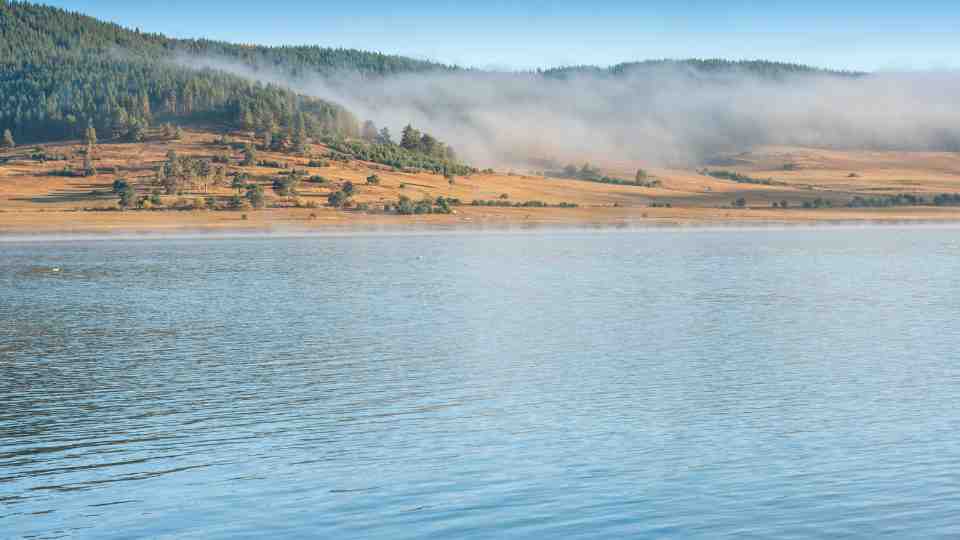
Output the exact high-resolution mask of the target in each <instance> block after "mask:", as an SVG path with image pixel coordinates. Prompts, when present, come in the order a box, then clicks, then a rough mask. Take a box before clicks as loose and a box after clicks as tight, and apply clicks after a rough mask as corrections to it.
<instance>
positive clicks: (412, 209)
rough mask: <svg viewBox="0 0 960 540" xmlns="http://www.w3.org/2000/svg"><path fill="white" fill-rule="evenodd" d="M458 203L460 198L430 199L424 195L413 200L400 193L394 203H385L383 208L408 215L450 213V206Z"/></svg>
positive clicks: (451, 210)
mask: <svg viewBox="0 0 960 540" xmlns="http://www.w3.org/2000/svg"><path fill="white" fill-rule="evenodd" d="M459 204H460V199H449V198H444V197H437V198H436V199H431V198H430V197H424V198H422V199H420V200H419V201H417V202H413V200H412V199H410V197H407V196H406V195H401V196H400V198H399V199H397V202H396V204H394V205H392V206H391V205H389V204H388V205H386V206H385V210H387V211H388V212H389V211H393V212H396V213H398V214H400V215H404V216H409V215H413V214H417V215H420V214H450V213H452V212H453V209H452V208H451V207H452V206H456V205H459Z"/></svg>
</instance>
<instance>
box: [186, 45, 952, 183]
mask: <svg viewBox="0 0 960 540" xmlns="http://www.w3.org/2000/svg"><path fill="white" fill-rule="evenodd" d="M184 64H185V65H191V66H194V67H207V68H215V69H221V70H225V71H229V72H232V73H234V74H238V75H241V76H244V77H248V78H252V79H257V80H261V81H263V82H272V83H276V84H283V85H286V86H289V87H291V88H293V89H294V90H296V91H298V92H301V93H303V94H307V95H311V96H315V97H319V98H323V99H327V100H330V101H334V102H337V103H339V104H341V105H343V106H345V107H347V108H348V109H349V110H351V111H352V112H354V113H355V114H356V115H357V116H358V117H360V118H361V119H362V120H367V119H369V120H372V121H374V122H375V123H376V124H377V126H378V127H382V126H387V127H389V128H390V130H391V132H392V133H393V135H394V138H398V137H399V133H400V130H401V129H402V127H403V126H404V125H406V124H407V123H412V124H413V125H414V126H415V127H417V128H419V129H422V130H426V131H428V132H430V133H431V134H433V135H435V136H437V137H438V138H440V139H441V140H443V141H445V142H447V143H449V144H450V145H452V146H453V147H454V148H455V149H456V151H457V152H458V153H459V154H460V156H461V157H463V158H465V160H466V161H468V162H470V163H472V164H474V165H478V166H484V167H485V166H530V167H538V166H544V161H545V160H553V161H554V162H555V163H556V164H564V163H567V162H577V163H581V162H584V161H591V162H594V163H600V164H602V163H609V162H614V161H624V160H632V161H638V162H641V163H645V164H648V165H650V166H662V165H683V166H692V165H697V164H700V163H702V162H703V161H704V160H706V159H708V158H710V157H712V156H715V155H718V154H728V153H737V152H741V151H747V150H749V149H751V148H753V147H756V146H758V145H768V144H788V145H804V146H821V147H835V148H856V149H910V150H951V151H958V150H960V106H958V105H957V103H958V102H960V74H958V73H952V72H941V73H934V72H926V73H880V74H872V75H868V76H863V77H850V76H839V75H830V74H819V73H817V74H795V75H787V76H784V77H782V78H778V79H772V78H764V77H760V76H757V75H754V74H751V73H747V72H744V71H737V70H727V71H723V72H703V71H697V70H694V69H692V68H687V67H682V66H676V65H669V66H658V67H652V68H651V67H647V68H643V69H638V70H636V71H634V72H632V73H628V74H626V75H618V76H615V77H614V76H610V75H606V74H602V75H596V74H594V75H577V76H572V77H569V78H566V79H552V78H545V77H543V76H541V75H539V74H535V73H490V72H478V71H465V72H442V73H432V74H409V75H400V76H392V77H386V78H369V77H367V78H364V77H361V76H359V75H357V74H351V73H340V74H337V75H336V76H325V77H322V76H311V77H297V78H293V77H288V76H285V75H284V74H282V73H277V72H271V71H269V70H262V69H261V70H254V69H252V68H250V67H248V66H241V65H238V64H234V63H230V62H227V61H222V60H216V59H209V58H208V59H204V60H202V61H199V62H198V61H197V59H196V58H192V59H190V61H189V63H188V64H187V63H186V62H184Z"/></svg>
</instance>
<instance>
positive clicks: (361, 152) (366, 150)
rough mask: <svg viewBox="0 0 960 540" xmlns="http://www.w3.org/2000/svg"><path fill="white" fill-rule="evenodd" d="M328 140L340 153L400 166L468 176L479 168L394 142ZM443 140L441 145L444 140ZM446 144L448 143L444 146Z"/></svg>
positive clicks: (403, 168) (405, 168) (331, 146)
mask: <svg viewBox="0 0 960 540" xmlns="http://www.w3.org/2000/svg"><path fill="white" fill-rule="evenodd" d="M325 142H326V144H327V146H329V147H330V149H331V150H333V151H334V152H337V153H339V154H341V155H345V156H352V157H354V158H355V159H359V160H363V161H372V162H374V163H382V164H384V165H390V166H391V167H395V168H398V169H401V170H413V171H416V170H424V171H430V172H433V173H436V174H455V175H458V176H467V175H469V174H472V173H474V172H476V169H474V168H472V167H469V166H467V165H464V164H462V163H459V162H457V161H455V160H451V159H449V158H447V157H444V156H441V155H440V154H439V153H438V154H436V155H427V154H424V153H422V152H419V151H417V150H409V149H406V148H404V147H402V146H398V145H395V144H380V143H374V144H370V143H365V142H362V141H344V140H342V139H330V140H327V141H325ZM440 144H441V145H442V143H440ZM444 148H446V147H445V146H444Z"/></svg>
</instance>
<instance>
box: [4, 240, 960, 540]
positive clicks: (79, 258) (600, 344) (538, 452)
mask: <svg viewBox="0 0 960 540" xmlns="http://www.w3.org/2000/svg"><path fill="white" fill-rule="evenodd" d="M0 248H2V255H0V324H2V326H0V531H4V532H3V534H0V536H3V537H6V536H11V537H14V538H17V537H36V538H57V537H73V538H76V537H81V538H83V537H88V538H130V537H158V536H169V537H197V538H232V537H236V536H242V535H248V536H254V537H300V536H314V537H341V538H342V537H354V538H391V539H392V538H405V537H408V538H422V537H435V538H464V537H466V538H480V537H484V538H494V537H495V538H501V537H505V536H512V537H534V538H554V537H612V538H621V537H629V536H670V537H673V536H684V537H690V536H694V537H697V536H699V537H711V538H712V537H717V536H737V537H740V536H757V537H771V536H777V537H790V536H794V537H809V536H839V535H852V536H858V537H865V538H872V537H875V536H877V535H880V534H891V535H897V536H911V537H936V536H941V537H948V536H957V535H958V534H960V520H958V519H957V514H956V510H955V509H956V508H958V507H960V483H958V472H957V471H958V470H960V468H958V466H960V437H958V435H957V433H958V428H960V419H958V418H960V417H958V415H956V414H955V413H954V411H956V410H958V409H960V392H958V391H960V363H958V362H957V361H956V360H957V358H958V355H957V352H956V351H957V343H958V337H960V335H958V330H957V328H958V326H957V324H956V322H955V321H956V317H957V314H958V313H960V281H958V280H957V276H958V275H960V257H958V255H960V240H958V239H957V235H956V231H954V230H950V229H942V230H939V229H936V228H925V229H910V228H890V227H884V228H876V229H860V230H858V229H839V228H838V229H832V228H825V229H819V230H777V231H764V230H752V231H736V230H728V231H670V230H662V231H647V232H642V231H641V232H637V231H632V232H628V231H622V232H621V231H617V232H609V231H608V232H562V233H561V232H553V233H541V232H524V233H511V234H497V233H491V234H486V233H473V234H466V235H465V234H444V233H438V234H426V233H424V234H408V235H390V236H377V235H360V236H356V237H350V236H339V237H337V236H329V237H305V238H283V239H269V240H265V239H254V238H247V239H232V240H224V239H219V240H204V239H189V238H183V239H174V240H156V241H147V240H135V239H130V240H123V241H115V242H111V241H107V242H86V241H83V242H53V243H43V242H33V243H17V242H5V243H4V244H3V245H2V246H0ZM52 268H59V269H60V271H59V272H52V271H51V269H52Z"/></svg>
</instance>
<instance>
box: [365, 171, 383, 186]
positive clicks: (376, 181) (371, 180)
mask: <svg viewBox="0 0 960 540" xmlns="http://www.w3.org/2000/svg"><path fill="white" fill-rule="evenodd" d="M367 185H368V186H379V185H380V177H379V176H377V175H375V174H371V175H370V176H368V177H367Z"/></svg>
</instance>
